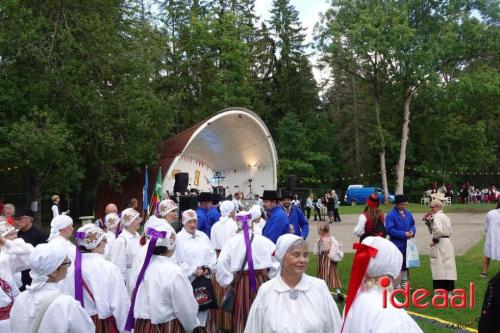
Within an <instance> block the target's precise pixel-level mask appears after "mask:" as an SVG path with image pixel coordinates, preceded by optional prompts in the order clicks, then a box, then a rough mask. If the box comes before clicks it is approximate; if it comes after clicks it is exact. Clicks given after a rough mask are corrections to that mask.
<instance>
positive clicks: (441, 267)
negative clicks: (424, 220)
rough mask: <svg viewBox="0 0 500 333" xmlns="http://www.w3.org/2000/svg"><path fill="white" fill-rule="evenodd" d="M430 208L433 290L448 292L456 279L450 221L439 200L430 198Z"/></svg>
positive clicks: (452, 287) (453, 286)
mask: <svg viewBox="0 0 500 333" xmlns="http://www.w3.org/2000/svg"><path fill="white" fill-rule="evenodd" d="M430 209H431V213H432V223H431V226H430V231H431V234H432V243H431V254H430V260H431V270H432V284H433V287H434V290H436V289H445V290H447V291H448V293H450V292H451V291H453V289H454V288H455V280H456V279H457V268H456V265H455V251H454V250H453V245H452V244H451V241H450V236H451V233H452V230H451V222H450V218H449V217H448V216H446V215H445V214H444V213H443V203H442V202H441V201H440V200H437V199H435V200H432V202H431V204H430Z"/></svg>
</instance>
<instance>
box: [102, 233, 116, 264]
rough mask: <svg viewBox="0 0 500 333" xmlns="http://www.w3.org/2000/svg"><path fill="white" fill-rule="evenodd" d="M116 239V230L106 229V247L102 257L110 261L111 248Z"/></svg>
mask: <svg viewBox="0 0 500 333" xmlns="http://www.w3.org/2000/svg"><path fill="white" fill-rule="evenodd" d="M115 240H116V232H115V231H114V230H113V231H107V232H106V248H105V249H104V259H106V260H110V261H111V252H112V250H113V245H114V244H115Z"/></svg>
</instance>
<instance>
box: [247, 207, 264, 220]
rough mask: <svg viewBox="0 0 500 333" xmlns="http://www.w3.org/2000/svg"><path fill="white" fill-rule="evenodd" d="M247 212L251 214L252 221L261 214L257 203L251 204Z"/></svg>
mask: <svg viewBox="0 0 500 333" xmlns="http://www.w3.org/2000/svg"><path fill="white" fill-rule="evenodd" d="M249 213H250V214H252V221H255V220H256V219H258V218H260V217H261V216H262V210H261V208H260V206H259V205H253V206H252V208H250V210H249Z"/></svg>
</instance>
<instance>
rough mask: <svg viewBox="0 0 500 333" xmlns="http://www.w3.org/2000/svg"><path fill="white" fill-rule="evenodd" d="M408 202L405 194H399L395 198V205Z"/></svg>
mask: <svg viewBox="0 0 500 333" xmlns="http://www.w3.org/2000/svg"><path fill="white" fill-rule="evenodd" d="M403 202H408V199H406V196H405V195H404V194H398V195H396V196H395V197H394V203H395V204H396V205H397V204H399V203H403Z"/></svg>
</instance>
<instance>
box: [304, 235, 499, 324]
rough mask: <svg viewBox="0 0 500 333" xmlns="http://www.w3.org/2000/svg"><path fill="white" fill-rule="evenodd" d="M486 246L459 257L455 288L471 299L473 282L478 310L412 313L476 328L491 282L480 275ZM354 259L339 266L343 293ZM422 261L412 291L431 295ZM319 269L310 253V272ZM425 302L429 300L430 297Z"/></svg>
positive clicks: (428, 273) (350, 256) (348, 255)
mask: <svg viewBox="0 0 500 333" xmlns="http://www.w3.org/2000/svg"><path fill="white" fill-rule="evenodd" d="M483 244H484V242H483V241H480V242H478V243H477V244H476V245H474V246H473V247H472V248H471V249H470V250H469V251H468V252H467V253H465V255H463V256H457V257H456V263H457V274H458V280H457V282H456V283H455V288H464V289H465V290H467V297H468V296H469V295H468V290H469V283H470V282H474V284H475V307H474V308H473V309H470V308H465V309H451V308H447V309H434V308H432V307H429V308H427V309H416V308H414V307H410V309H409V310H410V311H413V312H416V313H421V314H424V315H427V316H432V317H436V318H440V319H444V320H446V321H449V322H452V323H454V324H456V325H461V326H467V327H472V328H477V319H478V318H479V314H480V312H481V307H482V304H483V297H484V292H485V290H486V286H487V283H488V279H485V278H481V277H479V273H481V269H482V259H483ZM353 257H354V254H353V253H346V254H345V255H344V260H343V261H342V262H341V263H340V266H339V267H340V277H341V281H342V292H343V293H346V292H347V288H348V286H349V277H350V272H351V266H352V259H353ZM420 260H421V267H420V268H416V269H413V270H412V271H411V276H410V284H411V288H412V289H417V288H425V289H426V290H428V291H430V292H432V290H433V289H432V275H431V268H430V263H429V256H424V255H422V256H420ZM316 267H317V257H316V256H314V255H312V254H311V256H310V259H309V265H308V267H307V273H308V274H310V275H312V276H316ZM498 271H500V262H492V263H491V265H490V273H489V275H490V276H493V275H495V274H496V273H497V272H498ZM426 300H428V301H430V297H429V298H427V299H426ZM424 301H425V300H424ZM410 303H411V302H410ZM343 306H344V304H341V305H340V306H339V309H340V311H342V309H343ZM418 324H419V325H420V327H421V328H422V330H423V331H424V332H439V333H441V332H457V330H456V329H450V328H445V327H444V326H442V325H434V324H432V323H431V322H429V321H426V320H418Z"/></svg>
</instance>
